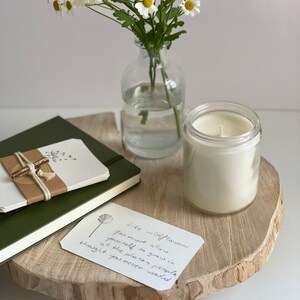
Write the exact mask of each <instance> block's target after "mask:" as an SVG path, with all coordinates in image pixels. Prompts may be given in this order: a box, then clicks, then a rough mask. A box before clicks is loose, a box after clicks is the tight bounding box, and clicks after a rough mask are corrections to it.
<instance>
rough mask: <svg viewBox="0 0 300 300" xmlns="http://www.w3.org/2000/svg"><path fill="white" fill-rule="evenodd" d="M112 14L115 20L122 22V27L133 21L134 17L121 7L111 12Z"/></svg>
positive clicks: (129, 24)
mask: <svg viewBox="0 0 300 300" xmlns="http://www.w3.org/2000/svg"><path fill="white" fill-rule="evenodd" d="M113 16H114V17H116V19H117V20H119V21H121V22H123V23H122V26H123V27H128V26H131V25H132V24H134V23H135V19H134V18H133V17H132V16H131V15H130V14H129V13H128V12H126V11H125V10H123V9H122V10H118V11H115V12H114V13H113Z"/></svg>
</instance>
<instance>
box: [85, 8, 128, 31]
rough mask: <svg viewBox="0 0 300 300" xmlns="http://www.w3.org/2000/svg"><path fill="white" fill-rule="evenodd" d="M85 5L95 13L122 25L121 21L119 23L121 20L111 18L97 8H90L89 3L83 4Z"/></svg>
mask: <svg viewBox="0 0 300 300" xmlns="http://www.w3.org/2000/svg"><path fill="white" fill-rule="evenodd" d="M85 7H87V8H88V9H90V10H92V11H93V12H95V13H97V14H99V15H101V16H103V17H105V18H107V19H110V20H112V21H114V22H116V23H118V24H119V25H121V26H122V23H121V22H119V21H117V20H115V19H113V18H111V17H110V16H107V15H106V14H103V13H101V12H100V11H98V10H96V9H94V8H92V7H91V6H90V5H88V4H85ZM127 29H128V30H130V31H132V30H131V29H130V28H127Z"/></svg>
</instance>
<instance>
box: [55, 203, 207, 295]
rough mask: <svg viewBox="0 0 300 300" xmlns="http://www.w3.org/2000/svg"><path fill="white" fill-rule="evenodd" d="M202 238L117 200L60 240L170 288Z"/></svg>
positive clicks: (118, 268) (124, 271)
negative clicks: (130, 207) (120, 203)
mask: <svg viewBox="0 0 300 300" xmlns="http://www.w3.org/2000/svg"><path fill="white" fill-rule="evenodd" d="M203 243H204V241H203V239H202V238H201V237H200V236H198V235H195V234H193V233H190V232H187V231H185V230H182V229H180V228H177V227H174V226H172V225H169V224H167V223H164V222H161V221H159V220H156V219H153V218H151V217H148V216H146V215H143V214H141V213H138V212H135V211H133V210H130V209H127V208H124V207H122V206H119V205H117V204H114V203H108V204H106V205H105V206H102V207H101V208H100V209H98V210H96V211H95V212H93V213H91V214H90V215H88V216H87V217H85V218H84V219H83V220H82V221H80V222H79V223H78V224H77V225H76V226H75V227H74V228H73V229H72V230H71V231H70V232H69V233H68V234H67V235H66V236H65V237H64V239H63V240H61V246H62V248H63V249H65V250H68V251H70V252H72V253H75V254H77V255H79V256H81V257H84V258H86V259H88V260H90V261H93V262H95V263H97V264H99V265H102V266H104V267H107V268H109V269H111V270H113V271H116V272H118V273H121V274H123V275H125V276H127V277H129V278H131V279H134V280H136V281H139V282H141V283H143V284H145V285H147V286H150V287H152V288H154V289H156V290H166V289H170V288H171V287H172V286H173V284H174V283H175V281H176V279H177V278H178V277H179V275H180V274H181V273H182V271H183V270H184V269H185V267H186V266H187V264H188V263H189V261H190V260H191V259H192V257H193V256H194V255H195V254H196V252H197V251H198V250H199V248H200V247H201V245H202V244H203Z"/></svg>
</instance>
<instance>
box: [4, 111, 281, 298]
mask: <svg viewBox="0 0 300 300" xmlns="http://www.w3.org/2000/svg"><path fill="white" fill-rule="evenodd" d="M70 121H71V122H72V123H73V124H75V125H77V126H78V127H80V128H81V129H83V130H84V131H86V132H88V133H89V134H90V135H92V136H94V137H95V138H97V139H99V140H101V141H102V142H103V143H105V144H107V145H109V146H110V147H111V148H113V149H115V150H116V151H118V152H121V153H123V154H124V155H125V156H126V157H128V158H129V159H131V160H132V161H134V162H135V163H136V164H137V165H138V166H140V167H141V169H142V172H141V177H142V182H141V183H140V185H138V186H137V187H135V188H133V189H131V190H129V191H127V192H125V193H124V194H122V195H120V196H118V197H117V198H115V199H114V200H113V201H114V202H115V203H118V204H120V205H123V206H125V207H128V208H130V209H134V210H136V211H139V212H141V213H144V214H146V215H148V216H151V217H154V218H156V219H159V220H162V221H164V222H167V223H169V224H172V225H175V226H177V227H180V228H183V229H185V230H188V231H190V232H193V233H195V234H199V235H201V236H202V237H203V238H204V240H205V244H204V245H203V246H202V247H201V249H200V250H199V251H198V253H197V254H196V255H195V256H194V258H193V259H192V260H191V261H190V263H189V264H188V266H187V267H186V269H185V270H184V271H183V273H182V274H181V275H180V277H179V278H178V280H177V281H176V283H175V285H174V286H173V287H172V289H170V290H166V291H163V292H158V291H156V290H154V289H151V288H149V287H147V286H144V285H142V284H140V283H138V282H135V281H133V280H131V279H129V278H127V277H125V276H123V275H121V274H118V273H115V272H113V271H110V270H108V269H106V268H104V267H102V266H99V265H97V264H95V263H92V262H89V261H87V260H85V259H83V258H81V257H78V256H76V255H73V254H71V253H69V252H67V251H64V250H62V249H61V248H60V244H59V241H60V240H61V239H62V238H63V237H64V236H65V235H66V234H67V233H68V232H69V231H70V230H71V228H72V227H73V226H74V224H72V225H70V226H68V227H66V228H64V229H62V230H60V231H58V232H57V233H55V234H53V235H51V236H50V237H48V238H47V239H45V240H43V241H42V242H40V243H38V244H37V245H35V246H33V247H31V248H29V249H28V250H26V251H25V252H23V253H22V254H20V255H18V256H17V257H15V258H14V259H12V260H11V261H10V262H9V263H8V264H9V268H10V272H11V275H12V277H13V278H14V280H15V281H16V282H18V283H19V284H20V285H21V286H23V287H25V288H27V289H31V290H34V291H37V292H40V293H44V294H47V295H49V296H51V297H53V298H57V299H72V300H74V299H103V300H108V299H118V300H121V299H151V300H155V299H172V300H174V299H196V298H200V297H204V296H206V295H209V294H212V293H215V292H218V291H220V290H222V289H224V288H227V287H231V286H233V285H235V284H237V283H240V282H242V281H244V280H246V279H247V278H249V277H250V276H251V275H253V274H254V273H256V272H257V271H259V270H260V269H261V268H262V267H263V266H264V265H265V263H266V262H267V260H268V258H269V256H270V254H271V252H272V250H273V247H274V243H275V240H276V237H277V235H278V232H279V227H280V225H281V222H282V219H283V213H284V205H283V197H282V194H281V190H280V182H279V177H278V174H277V172H276V170H275V169H274V167H273V166H272V165H271V164H270V163H269V162H267V161H266V160H265V159H262V161H261V167H260V180H259V188H258V194H257V197H256V199H255V201H254V202H253V204H251V205H250V206H249V207H248V208H246V209H244V210H243V211H241V212H238V213H235V214H230V215H224V216H212V215H207V214H203V213H202V212H200V211H198V210H196V209H194V208H193V207H191V206H190V205H189V204H188V203H187V202H186V201H185V200H184V198H183V193H182V153H181V151H179V152H178V153H177V154H176V155H174V156H172V157H170V158H167V159H162V160H144V159H139V158H137V157H134V156H132V155H130V154H129V153H125V152H124V150H123V148H122V145H121V143H120V139H119V136H118V132H117V129H116V127H115V122H114V115H113V114H112V113H105V114H98V115H93V116H87V117H80V118H75V119H71V120H70ZM178 259H180V254H179V256H178Z"/></svg>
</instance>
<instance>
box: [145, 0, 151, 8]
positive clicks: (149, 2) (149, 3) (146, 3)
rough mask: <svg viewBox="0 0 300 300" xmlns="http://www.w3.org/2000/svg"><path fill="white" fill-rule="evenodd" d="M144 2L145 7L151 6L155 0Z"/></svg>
mask: <svg viewBox="0 0 300 300" xmlns="http://www.w3.org/2000/svg"><path fill="white" fill-rule="evenodd" d="M143 4H144V6H145V7H147V8H149V7H151V6H152V4H153V1H152V0H143Z"/></svg>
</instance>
